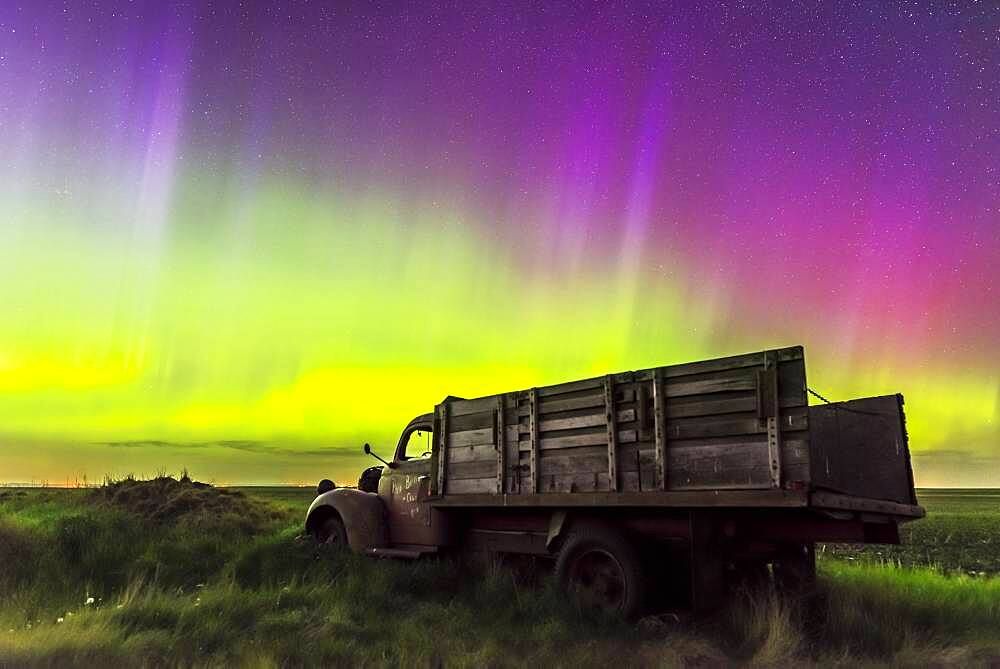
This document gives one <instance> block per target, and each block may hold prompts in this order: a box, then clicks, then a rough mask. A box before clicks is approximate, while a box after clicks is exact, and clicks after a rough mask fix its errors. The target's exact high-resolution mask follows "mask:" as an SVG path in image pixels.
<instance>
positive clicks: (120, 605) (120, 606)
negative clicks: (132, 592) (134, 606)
mask: <svg viewBox="0 0 1000 669" xmlns="http://www.w3.org/2000/svg"><path fill="white" fill-rule="evenodd" d="M115 608H116V609H124V608H125V605H124V604H119V605H118V606H116V607H115Z"/></svg>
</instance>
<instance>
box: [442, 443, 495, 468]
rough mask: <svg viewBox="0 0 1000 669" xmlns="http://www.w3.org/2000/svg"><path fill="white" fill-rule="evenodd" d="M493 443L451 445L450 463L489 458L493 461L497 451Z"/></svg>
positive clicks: (488, 459)
mask: <svg viewBox="0 0 1000 669" xmlns="http://www.w3.org/2000/svg"><path fill="white" fill-rule="evenodd" d="M495 450H496V449H495V447H494V445H493V444H473V445H471V446H449V447H448V464H449V465H450V464H452V463H455V462H476V461H479V460H487V461H490V462H492V461H493V459H494V457H495V456H496V453H495V452H494V451H495Z"/></svg>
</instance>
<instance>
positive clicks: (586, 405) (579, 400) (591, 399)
mask: <svg viewBox="0 0 1000 669" xmlns="http://www.w3.org/2000/svg"><path fill="white" fill-rule="evenodd" d="M597 390H598V391H599V392H596V393H593V394H586V395H582V396H579V397H559V396H556V398H554V399H552V398H541V399H540V402H541V404H540V405H539V413H541V414H543V415H545V414H550V413H555V412H559V411H572V410H574V409H593V408H602V407H604V391H603V389H601V388H597ZM615 399H616V400H619V401H621V402H631V401H632V400H633V399H635V393H634V391H633V390H632V389H630V388H619V389H618V390H616V391H615Z"/></svg>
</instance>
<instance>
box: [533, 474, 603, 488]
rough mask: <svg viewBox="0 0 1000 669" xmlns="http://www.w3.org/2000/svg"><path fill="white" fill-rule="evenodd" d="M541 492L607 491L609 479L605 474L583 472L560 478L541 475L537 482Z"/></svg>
mask: <svg viewBox="0 0 1000 669" xmlns="http://www.w3.org/2000/svg"><path fill="white" fill-rule="evenodd" d="M539 486H540V489H541V492H543V493H554V492H567V493H580V492H596V491H600V490H608V489H609V486H610V484H609V479H608V475H607V473H605V472H584V473H577V474H563V475H561V476H554V475H548V476H547V475H544V474H543V475H542V478H541V480H540V481H539Z"/></svg>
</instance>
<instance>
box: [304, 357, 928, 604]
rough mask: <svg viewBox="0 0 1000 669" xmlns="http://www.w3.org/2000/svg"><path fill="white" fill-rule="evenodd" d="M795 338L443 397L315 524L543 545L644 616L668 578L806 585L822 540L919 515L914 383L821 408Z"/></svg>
mask: <svg viewBox="0 0 1000 669" xmlns="http://www.w3.org/2000/svg"><path fill="white" fill-rule="evenodd" d="M809 392H810V390H809V388H808V386H807V385H806V367H805V356H804V352H803V348H802V347H801V346H795V347H787V348H780V349H775V350H766V351H760V352H755V353H749V354H745V355H736V356H731V357H724V358H718V359H712V360H702V361H697V362H689V363H684V364H673V365H666V366H661V367H656V368H651V369H643V370H638V371H631V372H623V373H616V374H608V375H606V376H601V377H595V378H588V379H584V380H579V381H571V382H568V383H560V384H556V385H550V386H544V387H536V388H530V389H526V390H519V391H515V392H505V393H499V394H496V395H490V396H488V397H478V398H475V399H463V398H459V397H448V398H446V399H445V400H444V401H442V402H441V403H440V404H438V405H437V406H436V407H435V409H434V411H433V413H427V414H424V415H420V416H417V417H416V418H414V419H413V420H411V421H410V422H409V424H408V425H406V427H405V428H403V431H402V434H401V435H400V437H399V441H398V443H397V444H396V447H395V451H393V452H392V454H391V457H390V458H389V459H388V460H385V459H382V458H380V457H379V456H378V455H375V453H374V451H373V450H372V449H371V448H370V447H369V446H368V444H365V447H364V448H365V452H367V453H370V454H373V455H375V457H376V458H378V459H379V460H380V461H381V462H382V463H383V464H381V465H378V466H375V467H371V468H369V469H367V470H365V472H364V473H363V474H362V476H361V479H360V481H359V483H358V486H357V488H348V487H336V486H335V485H334V484H333V483H332V482H331V481H329V480H324V481H323V482H322V483H321V485H320V487H319V490H318V496H317V497H316V499H315V501H314V502H313V503H312V505H311V506H310V508H309V511H308V514H307V517H306V530H307V531H308V532H309V533H310V534H312V535H313V536H314V537H316V539H317V540H318V541H320V542H322V543H325V544H330V545H333V546H342V547H344V548H345V549H350V550H352V551H355V552H359V553H363V554H367V555H370V556H375V557H394V558H408V559H414V558H420V557H424V556H429V555H435V554H449V553H464V552H470V553H477V554H480V555H481V554H495V555H498V556H518V555H520V556H537V557H538V558H542V559H545V560H548V561H549V563H550V564H554V571H555V575H556V577H557V578H558V580H559V582H560V583H561V584H562V585H564V586H565V587H566V588H568V589H569V590H571V591H572V592H574V593H576V595H577V596H579V597H580V598H581V599H582V600H584V601H585V602H587V603H590V604H594V605H596V606H599V607H602V608H606V609H610V610H612V611H617V612H620V613H621V614H623V615H625V616H633V615H636V614H637V613H639V612H640V611H642V610H643V608H644V606H645V605H647V604H648V603H649V598H650V596H651V593H653V592H654V591H657V592H659V591H662V590H664V589H666V590H668V591H669V590H671V589H672V591H673V592H675V593H676V592H681V593H683V598H684V604H683V606H687V607H691V608H693V609H695V610H700V609H710V608H713V607H716V606H718V605H719V604H720V603H721V602H722V601H723V599H724V597H725V595H726V592H727V590H728V588H729V587H730V586H731V584H732V583H734V582H739V581H742V580H744V579H747V578H751V579H755V578H762V577H763V578H767V579H769V580H771V579H773V580H775V581H779V582H780V583H781V584H782V586H783V587H793V588H801V587H807V586H808V584H809V583H810V582H811V580H812V579H813V578H814V576H815V560H816V555H815V545H816V543H817V542H852V543H883V544H896V543H899V530H898V527H899V525H900V524H901V523H903V522H906V521H910V520H913V519H916V518H920V517H922V516H923V515H924V510H923V509H922V508H921V507H920V506H919V505H918V503H917V498H916V493H915V490H914V485H913V473H912V470H911V465H910V456H909V447H908V439H907V432H906V421H905V415H904V412H903V397H902V395H885V396H880V397H866V398H862V399H854V400H850V401H843V402H824V403H816V404H814V405H813V406H810V405H809V401H808V397H809V395H808V394H807V393H809Z"/></svg>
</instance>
